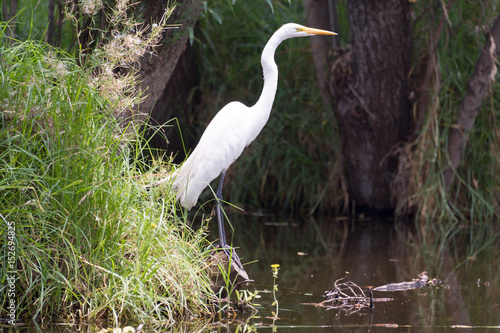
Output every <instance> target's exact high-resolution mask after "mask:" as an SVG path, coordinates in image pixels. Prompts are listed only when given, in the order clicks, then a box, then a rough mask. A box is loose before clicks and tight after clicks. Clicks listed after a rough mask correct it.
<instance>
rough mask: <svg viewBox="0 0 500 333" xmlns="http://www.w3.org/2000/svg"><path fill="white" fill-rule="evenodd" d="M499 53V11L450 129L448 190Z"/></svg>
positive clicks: (446, 182)
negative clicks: (454, 122) (453, 124)
mask: <svg viewBox="0 0 500 333" xmlns="http://www.w3.org/2000/svg"><path fill="white" fill-rule="evenodd" d="M499 53H500V14H499V15H498V17H497V18H496V20H495V23H493V27H492V28H491V30H490V31H489V33H488V36H487V38H486V42H485V44H484V47H483V49H482V51H481V55H480V56H479V59H478V61H477V63H476V68H475V70H474V74H473V75H472V77H471V78H470V79H469V84H468V87H467V92H466V94H465V98H464V100H463V102H462V105H461V106H460V109H459V110H458V117H457V123H456V125H455V126H454V127H453V128H452V129H451V131H450V135H449V139H448V155H449V161H448V163H449V164H448V166H447V168H446V169H445V171H444V186H445V189H446V191H447V192H448V191H449V189H450V187H451V184H452V182H453V178H454V174H455V170H456V169H457V168H458V166H459V165H460V161H461V160H462V155H463V151H464V147H465V145H466V143H467V141H468V139H469V134H470V130H471V128H472V126H473V125H474V120H475V119H476V116H477V113H478V111H479V108H480V107H481V103H482V101H483V99H484V98H485V97H486V95H487V93H488V85H489V84H490V82H492V81H493V80H494V79H495V74H496V72H497V67H496V62H497V56H498V55H499Z"/></svg>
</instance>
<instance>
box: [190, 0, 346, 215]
mask: <svg viewBox="0 0 500 333" xmlns="http://www.w3.org/2000/svg"><path fill="white" fill-rule="evenodd" d="M272 3H273V9H274V13H273V12H272V11H271V9H270V8H269V7H268V6H256V5H255V4H254V3H253V2H249V1H236V2H235V3H234V5H232V6H221V7H220V9H219V8H218V7H216V6H215V5H213V6H212V7H211V8H212V10H216V9H218V10H219V15H220V17H221V18H222V24H220V23H219V22H218V20H216V19H214V18H213V17H212V16H210V15H208V16H207V18H206V19H205V20H202V21H201V23H200V28H199V34H200V38H199V39H200V40H199V43H197V44H195V47H196V50H197V53H198V56H199V62H200V64H199V68H200V71H201V73H200V76H201V78H202V82H201V84H200V86H201V87H200V90H201V91H202V93H203V97H202V100H203V102H202V106H201V108H200V109H201V110H203V112H202V117H203V121H204V122H205V123H206V124H208V122H209V121H210V120H211V119H212V117H213V116H214V115H215V113H216V112H217V111H218V110H220V109H221V108H222V107H223V106H224V105H225V104H226V103H228V102H230V101H233V100H238V101H241V102H243V103H245V104H247V105H249V106H250V105H253V104H254V103H255V102H256V101H257V99H258V97H259V95H260V92H261V89H262V85H263V80H262V67H261V64H260V55H261V52H262V49H263V47H264V45H265V44H266V43H267V41H268V39H269V38H270V36H271V35H272V34H273V33H274V31H276V30H277V29H278V28H279V27H280V26H281V25H282V24H284V23H288V22H296V23H303V21H304V17H303V6H302V2H301V1H273V2H272ZM309 43H310V41H309V40H308V39H307V38H295V39H290V40H287V41H285V42H283V44H282V45H280V47H279V48H278V50H277V51H276V63H277V64H278V67H279V71H280V73H279V75H280V79H279V85H278V92H277V95H276V99H275V102H274V106H273V111H272V113H271V117H270V119H269V122H268V124H267V125H266V127H265V128H264V130H263V131H262V133H261V134H260V135H259V136H258V138H257V139H256V141H255V142H254V143H252V144H251V145H250V146H249V147H248V148H247V149H246V150H245V152H244V153H243V155H242V156H241V157H240V158H239V159H238V162H237V163H235V164H233V165H232V166H231V168H230V169H229V173H228V175H227V178H229V179H228V183H230V184H231V185H230V186H227V187H226V193H228V195H227V198H228V199H229V201H230V202H232V203H235V204H238V203H244V208H245V209H262V208H264V209H274V210H277V211H281V212H290V211H304V210H306V211H316V210H324V209H332V208H338V207H339V205H340V202H341V201H342V199H343V197H342V192H341V191H340V190H339V188H340V186H339V182H340V179H341V178H340V175H341V172H340V164H339V162H338V161H339V159H338V156H339V150H338V142H339V138H338V134H337V133H338V132H337V125H336V122H335V119H334V117H333V113H332V112H331V111H330V110H329V108H328V106H327V105H323V102H322V99H321V95H320V93H319V89H318V87H317V86H316V75H315V74H314V73H315V69H314V65H313V62H312V56H311V54H310V48H309ZM203 128H204V127H203ZM200 134H201V133H198V137H199V135H200Z"/></svg>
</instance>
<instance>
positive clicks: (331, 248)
mask: <svg viewBox="0 0 500 333" xmlns="http://www.w3.org/2000/svg"><path fill="white" fill-rule="evenodd" d="M232 222H233V226H234V227H235V228H236V233H235V235H234V240H233V241H234V245H235V246H238V247H240V248H239V249H238V253H239V255H240V257H243V258H242V260H243V262H249V261H254V260H258V261H257V262H254V263H250V264H248V265H246V266H245V267H246V271H247V273H248V274H249V276H250V278H251V279H253V280H254V282H253V283H252V284H251V285H250V287H249V289H251V290H254V289H255V290H260V293H259V294H260V296H261V298H260V299H258V300H257V301H256V303H258V304H259V305H258V306H256V309H257V311H258V312H257V313H256V314H255V315H254V316H253V317H251V318H247V319H244V320H240V319H234V320H232V321H225V322H224V323H223V324H222V327H219V328H218V329H217V330H216V331H231V332H237V331H239V332H244V331H249V332H251V331H252V330H253V331H258V332H260V331H263V332H264V331H282V332H330V331H339V332H382V331H383V332H386V331H387V332H462V331H464V332H466V331H467V332H469V331H477V332H483V331H486V330H493V331H499V332H500V326H499V325H500V302H499V297H500V288H499V279H500V266H499V263H500V259H498V254H499V249H498V246H495V245H491V246H488V247H486V248H485V250H483V251H481V252H480V253H478V254H474V253H472V254H473V255H472V256H469V257H468V256H467V253H468V250H470V249H471V248H472V244H468V243H467V240H468V238H461V239H463V240H464V241H463V243H464V244H455V245H454V246H451V247H445V246H440V244H439V242H437V241H436V242H435V243H428V244H427V245H419V244H414V242H413V241H412V238H411V236H409V234H407V233H405V232H402V231H399V232H397V231H395V229H394V225H393V223H392V221H358V222H356V223H351V222H349V221H338V220H334V219H331V220H328V219H324V220H323V221H321V222H318V221H316V220H312V219H310V220H307V221H302V222H301V223H296V222H294V221H293V220H291V219H290V220H286V219H279V220H275V219H273V218H270V217H266V216H259V217H250V216H247V217H232ZM471 242H472V241H471ZM412 243H413V245H411V244H412ZM409 244H410V245H409ZM271 264H279V265H280V269H279V276H278V281H277V284H278V293H277V299H278V305H279V312H278V317H279V319H272V318H271V317H273V315H272V311H274V310H275V306H272V303H273V298H272V294H271V293H270V291H271V290H272V284H273V277H272V269H271ZM422 271H428V276H429V277H430V278H437V279H440V280H442V285H441V286H440V287H439V288H438V287H424V288H421V289H416V290H409V291H399V292H376V291H374V292H373V297H375V298H391V299H392V300H389V301H385V302H375V303H373V305H374V307H373V308H372V309H370V307H366V308H357V307H355V306H347V307H344V308H341V309H327V308H325V307H321V306H315V304H318V303H320V302H322V301H324V300H325V291H327V290H330V289H332V287H333V286H334V283H335V281H336V280H337V279H340V278H342V277H344V276H345V275H346V272H349V274H348V276H347V278H346V280H350V281H352V282H354V283H355V284H357V285H358V286H360V287H362V289H363V290H364V291H365V292H366V295H367V296H369V292H368V289H369V287H377V286H380V285H385V284H389V283H395V282H403V281H412V279H416V278H418V276H419V274H420V273H421V272H422ZM344 281H345V280H344Z"/></svg>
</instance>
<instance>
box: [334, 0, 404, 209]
mask: <svg viewBox="0 0 500 333" xmlns="http://www.w3.org/2000/svg"><path fill="white" fill-rule="evenodd" d="M348 9H349V23H350V28H351V35H350V43H351V49H350V52H346V53H345V55H344V57H343V59H337V61H336V64H334V68H333V69H332V70H333V77H332V84H331V90H332V94H333V95H334V97H335V99H336V102H337V109H336V112H337V118H338V120H339V125H340V128H341V131H342V138H343V140H344V142H343V156H344V164H345V169H346V178H347V182H348V187H349V194H350V196H351V200H352V202H353V203H354V204H355V205H356V207H357V208H366V209H374V210H377V211H384V210H390V211H392V210H393V209H394V203H392V202H391V184H392V183H393V181H394V179H395V176H396V172H397V169H398V159H397V156H395V154H394V152H395V149H396V146H397V145H398V143H400V142H402V141H406V140H407V139H408V136H409V134H410V101H409V99H408V94H409V90H408V84H407V75H408V72H409V69H410V61H411V28H410V15H409V13H410V10H409V2H408V1H407V0H384V1H374V0H358V1H348ZM342 60H344V61H342ZM339 66H340V67H342V68H341V69H342V70H341V71H340V72H342V73H344V74H345V77H343V78H342V77H338V75H337V76H336V73H339V71H338V69H339Z"/></svg>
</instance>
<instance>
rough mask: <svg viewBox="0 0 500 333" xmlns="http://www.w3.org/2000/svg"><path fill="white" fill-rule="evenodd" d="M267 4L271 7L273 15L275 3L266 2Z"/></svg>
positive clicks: (269, 0)
mask: <svg viewBox="0 0 500 333" xmlns="http://www.w3.org/2000/svg"><path fill="white" fill-rule="evenodd" d="M266 2H267V4H268V5H269V7H271V13H273V14H274V7H273V3H272V2H271V0H266Z"/></svg>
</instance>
